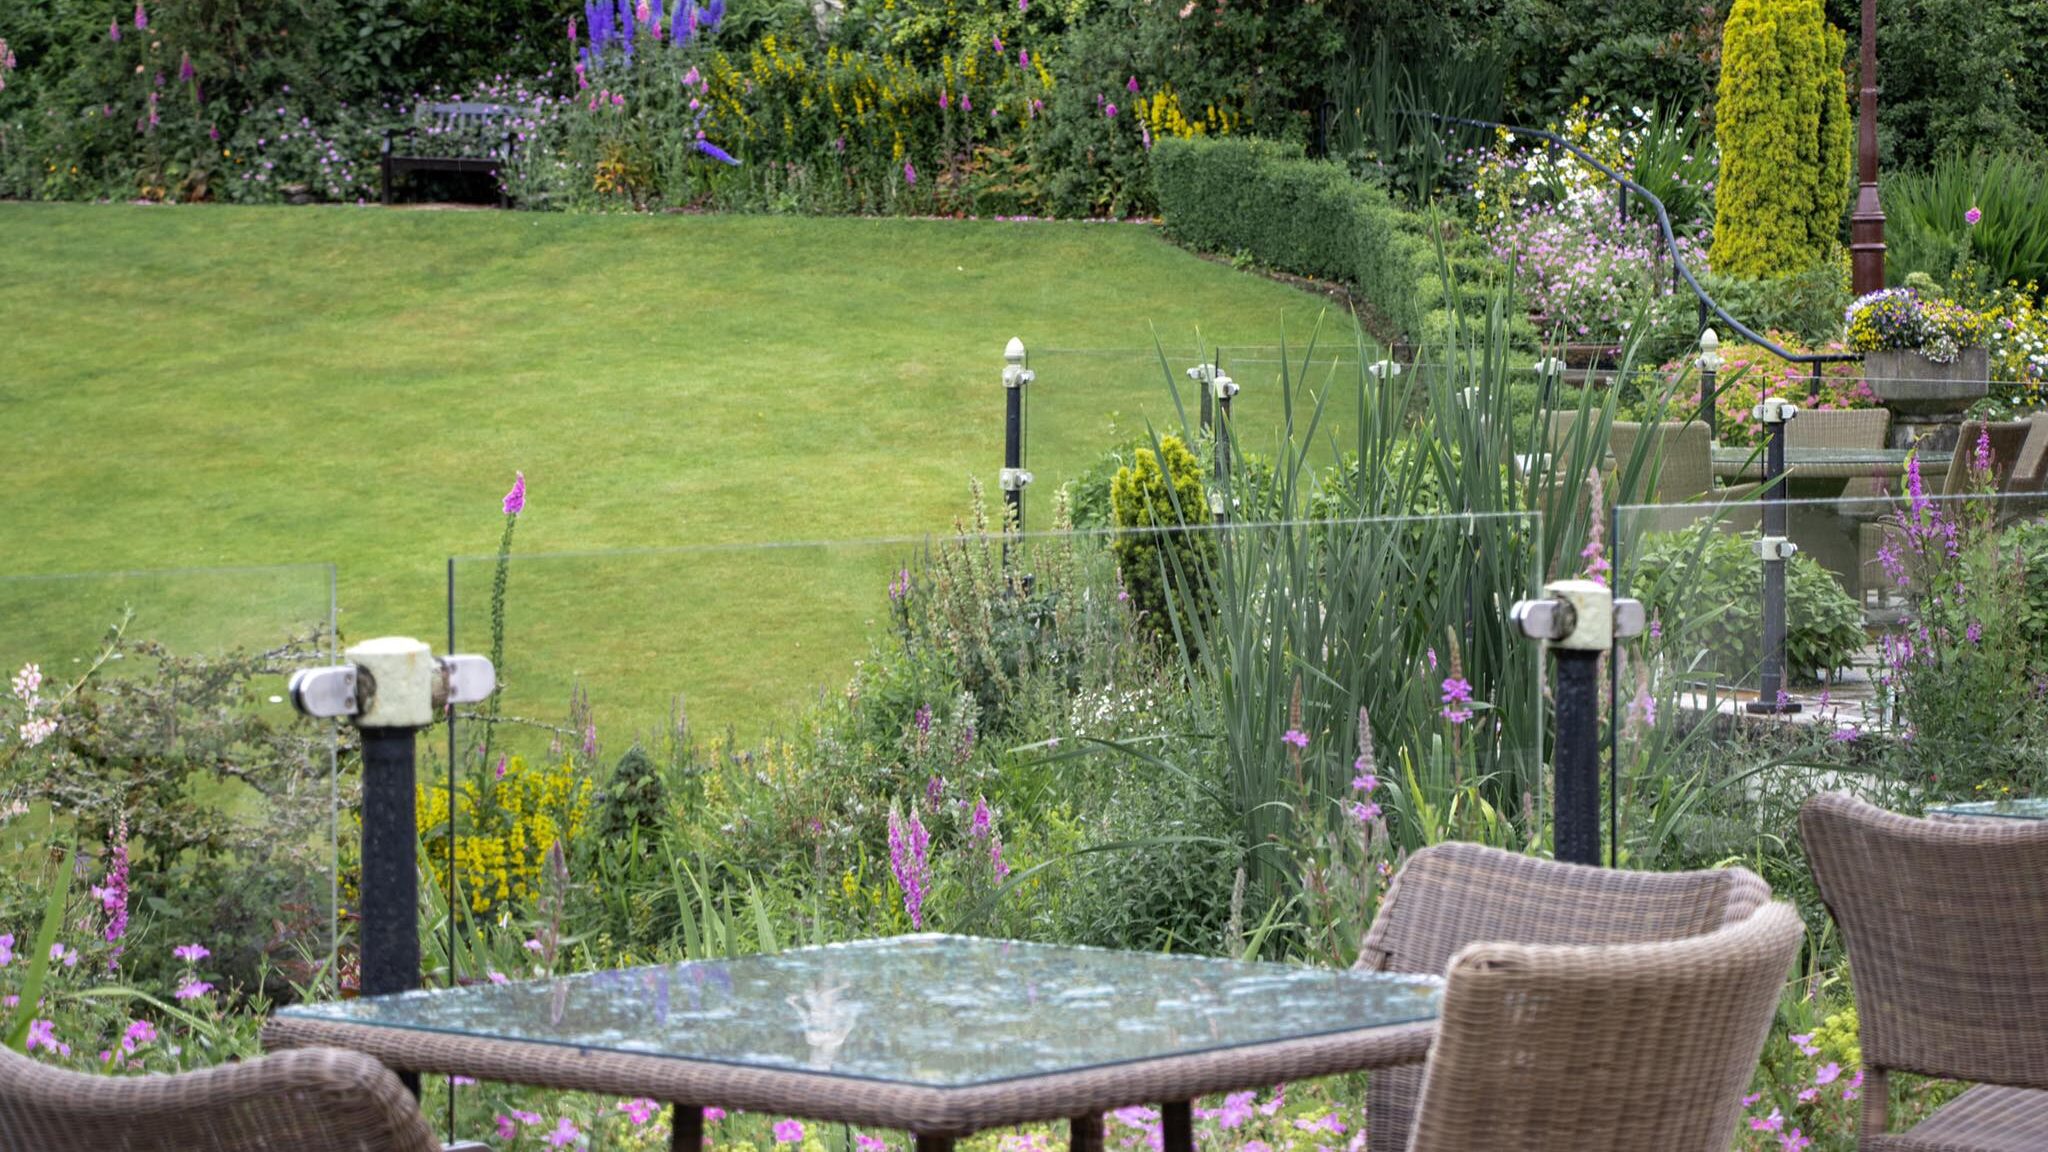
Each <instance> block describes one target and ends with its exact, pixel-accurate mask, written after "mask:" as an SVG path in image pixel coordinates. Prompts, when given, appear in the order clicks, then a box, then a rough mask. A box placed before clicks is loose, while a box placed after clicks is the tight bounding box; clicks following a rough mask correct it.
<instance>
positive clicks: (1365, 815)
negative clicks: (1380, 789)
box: [1350, 800, 1380, 824]
mask: <svg viewBox="0 0 2048 1152" xmlns="http://www.w3.org/2000/svg"><path fill="white" fill-rule="evenodd" d="M1350 811H1351V818H1352V819H1353V820H1356V821H1358V822H1359V823H1360V824H1370V823H1372V822H1373V821H1375V820H1377V819H1379V818H1380V806H1379V805H1378V804H1376V803H1373V802H1372V801H1370V800H1353V801H1352V802H1351V809H1350Z"/></svg>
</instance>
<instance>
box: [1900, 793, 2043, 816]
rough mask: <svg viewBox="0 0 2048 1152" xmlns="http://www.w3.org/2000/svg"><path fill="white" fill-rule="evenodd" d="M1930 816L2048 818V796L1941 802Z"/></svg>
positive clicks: (1930, 811)
mask: <svg viewBox="0 0 2048 1152" xmlns="http://www.w3.org/2000/svg"><path fill="white" fill-rule="evenodd" d="M1927 813H1928V815H1930V816H1961V817H1968V818H1971V819H1979V818H1981V819H1988V820H2048V797H2044V796H2033V797H2019V798H2016V799H2012V800H1978V801H1975V802H1972V803H1969V804H1941V805H1937V806H1935V807H1933V808H1929V809H1928V810H1927Z"/></svg>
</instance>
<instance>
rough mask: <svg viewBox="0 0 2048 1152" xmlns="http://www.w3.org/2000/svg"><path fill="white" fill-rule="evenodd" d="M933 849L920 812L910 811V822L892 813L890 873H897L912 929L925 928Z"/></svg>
mask: <svg viewBox="0 0 2048 1152" xmlns="http://www.w3.org/2000/svg"><path fill="white" fill-rule="evenodd" d="M930 846H931V837H930V836H929V835H928V834H927V833H926V832H925V827H924V822H923V821H921V820H919V819H918V818H917V809H915V808H912V809H911V810H910V818H909V819H907V820H906V819H904V818H903V817H901V816H899V815H897V813H896V811H895V809H893V808H892V809H890V811H889V870H890V871H891V872H893V873H895V876H896V888H897V890H898V891H900V892H901V893H902V894H903V910H904V912H906V913H908V914H909V915H910V926H911V927H912V928H920V929H921V928H923V927H924V894H925V885H926V882H927V881H928V880H929V879H930V861H929V859H928V858H927V856H926V852H927V850H928V849H929V848H930Z"/></svg>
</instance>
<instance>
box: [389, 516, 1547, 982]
mask: <svg viewBox="0 0 2048 1152" xmlns="http://www.w3.org/2000/svg"><path fill="white" fill-rule="evenodd" d="M1195 498H1197V499H1199V498H1200V497H1195ZM992 515H993V513H991V512H988V511H983V512H981V513H979V514H970V515H968V516H966V517H963V521H962V523H961V524H960V525H959V526H958V527H957V528H956V529H955V530H953V531H951V532H945V533H937V534H934V535H932V536H930V537H924V538H914V539H913V538H905V539H897V540H882V541H853V542H829V543H828V542H819V543H798V544H781V545H770V546H763V547H756V548H715V547H714V548H677V549H664V550H650V551H641V552H615V553H585V554H561V555H534V556H521V555H514V556H511V557H509V558H507V559H506V560H504V561H503V562H502V563H501V562H500V561H499V560H498V559H497V558H492V557H484V558H476V559H467V560H459V561H456V562H455V598H454V609H455V613H456V615H455V620H454V633H455V637H456V646H457V647H458V648H461V649H464V650H468V651H490V650H492V649H493V648H494V647H499V646H500V645H501V650H500V668H501V671H502V685H503V688H502V691H501V694H500V695H499V696H498V697H497V698H496V699H495V700H492V701H488V702H486V703H485V704H483V705H481V706H479V707H476V708H473V709H465V710H463V711H462V712H460V713H459V715H458V723H457V725H456V733H455V736H456V738H455V747H454V750H453V752H454V754H453V758H452V760H451V759H450V758H449V756H448V754H447V751H446V750H445V749H443V748H441V747H439V746H436V747H435V748H434V749H433V752H432V757H431V758H432V759H433V761H434V763H433V766H432V767H430V768H424V769H423V778H424V780H425V781H426V782H427V783H426V790H427V793H428V795H427V797H426V798H425V799H424V800H423V802H422V804H423V807H422V820H423V825H422V827H423V832H424V833H425V834H426V836H427V839H428V841H429V847H428V850H427V854H428V857H429V859H430V861H434V862H435V866H436V868H437V874H436V882H437V884H438V885H442V886H446V885H448V884H449V883H451V881H452V882H453V883H454V884H455V887H456V891H455V893H454V896H453V899H454V901H455V903H456V905H457V907H458V910H459V914H460V916H461V917H469V918H473V920H474V922H475V923H476V924H477V925H478V926H482V927H488V926H489V925H491V924H494V923H497V924H507V923H509V924H515V925H529V924H531V923H533V920H534V917H535V909H536V907H537V906H539V905H540V904H542V903H544V902H546V901H548V900H550V899H552V897H550V896H549V892H550V891H551V887H550V886H551V885H552V884H553V883H554V881H553V880H551V879H550V877H549V871H548V869H549V865H548V862H547V861H546V859H545V856H546V853H547V850H548V848H549V847H550V843H551V841H552V840H553V839H554V838H558V837H559V838H561V839H563V840H565V841H567V840H573V839H576V838H577V837H581V838H583V840H584V842H585V843H586V844H587V843H588V842H589V838H590V835H591V832H592V831H593V830H596V829H603V830H604V831H603V832H602V833H601V834H599V837H598V839H599V840H600V841H601V842H603V843H606V844H621V845H625V844H628V842H630V841H632V840H633V838H634V837H640V841H639V846H638V847H628V848H625V849H622V850H623V851H628V852H640V851H644V850H648V849H650V848H651V847H653V845H651V844H650V843H649V841H652V840H658V841H659V845H660V850H661V851H670V850H674V849H678V848H683V849H685V851H686V855H684V856H682V857H680V858H677V859H673V860H669V861H667V862H666V864H665V866H664V867H663V868H662V869H661V870H660V873H659V884H658V886H654V885H651V884H650V883H649V882H648V880H647V878H646V875H647V874H646V870H644V869H639V868H629V867H626V864H627V861H626V860H625V859H624V858H623V857H621V858H616V859H607V858H605V855H604V852H600V851H586V852H582V853H580V854H579V853H575V852H571V853H569V854H568V855H569V856H570V857H571V860H572V862H574V863H575V864H576V866H577V867H579V868H583V869H587V870H595V872H596V875H593V874H592V873H591V872H589V871H586V872H584V873H582V874H579V875H577V876H575V877H574V878H573V881H572V882H573V884H574V886H575V887H576V888H577V889H578V890H579V891H581V892H584V893H590V894H595V895H598V896H601V897H602V899H601V900H599V901H598V904H599V905H601V907H599V908H596V909H593V908H592V906H591V905H590V904H589V903H584V904H582V905H581V907H582V908H583V910H584V912H586V913H588V914H589V915H591V916H593V917H595V919H594V920H590V921H570V922H565V923H562V924H561V925H560V926H559V931H560V933H561V934H562V935H563V936H576V937H580V938H583V939H589V938H592V937H594V936H595V935H597V934H598V933H599V932H601V931H603V932H609V933H610V934H611V936H610V939H611V942H612V943H613V944H614V945H620V944H622V943H625V942H628V941H641V942H642V943H641V944H640V945H639V946H641V947H646V948H650V949H651V948H655V947H658V946H660V945H661V944H662V943H663V942H664V941H672V940H678V939H680V940H683V941H684V942H685V949H686V951H688V952H689V953H690V954H691V955H693V956H697V955H706V954H721V953H723V952H735V951H751V950H758V949H764V948H771V947H773V946H777V945H783V944H788V943H793V942H802V941H822V940H832V939H842V938H847V937H850V936H855V935H876V934H888V933H892V932H900V931H904V930H907V929H912V928H918V927H931V926H938V927H943V928H946V929H949V930H963V931H972V932H975V933H977V934H1002V935H1010V936H1021V937H1040V938H1048V939H1060V940H1064V941H1080V942H1085V943H1095V944H1104V945H1115V946H1122V947H1136V948H1147V949H1151V948H1160V947H1172V948H1173V949H1174V950H1194V951H1211V952H1225V953H1233V954H1235V953H1243V952H1246V951H1250V952H1255V953H1256V952H1259V951H1261V950H1262V949H1263V950H1266V951H1269V952H1270V953H1272V954H1276V955H1278V954H1288V953H1293V954H1309V955H1318V956H1324V957H1326V958H1327V959H1329V960H1330V961H1331V962H1338V963H1343V962H1348V961H1349V960H1350V958H1351V956H1352V953H1353V952H1354V950H1355V948H1356V946H1357V941H1358V939H1359V937H1360V936H1361V935H1362V933H1363V931H1364V929H1365V927H1366V926H1367V924H1368V923H1369V920H1370V914H1371V911H1372V909H1373V908H1374V907H1376V901H1377V895H1378V893H1379V891H1381V890H1382V888H1383V887H1384V883H1385V880H1386V877H1387V875H1389V874H1390V873H1391V870H1392V867H1393V865H1394V861H1395V860H1396V858H1397V857H1398V854H1399V853H1400V852H1401V851H1403V850H1411V851H1412V850H1413V849H1415V848H1418V847H1420V846H1422V845H1423V844H1426V843H1430V842H1433V841H1434V840H1437V839H1443V838H1446V837H1458V838H1466V839H1481V840H1486V841H1489V842H1492V843H1497V844H1501V845H1504V846H1511V847H1517V848H1523V847H1528V846H1531V845H1537V844H1540V843H1542V842H1543V841H1544V839H1545V837H1547V835H1548V815H1547V811H1548V810H1547V787H1546V784H1545V780H1544V771H1543V762H1542V756H1541V747H1542V740H1543V736H1542V733H1543V728H1544V723H1543V709H1542V706H1541V684H1540V678H1541V662H1540V661H1541V653H1540V649H1539V647H1538V646H1537V645H1535V644H1533V643H1531V642H1529V641H1527V640H1525V639H1523V638H1521V637H1520V636H1519V634H1517V633H1515V632H1514V630H1513V629H1512V627H1511V626H1510V625H1509V623H1508V607H1509V605H1510V604H1511V603H1512V602H1513V601H1514V600H1515V599H1517V598H1519V597H1521V596H1524V595H1527V594H1528V593H1530V592H1532V591H1534V590H1535V589H1536V588H1537V587H1539V586H1540V584H1541V575H1542V567H1543V565H1542V564H1541V562H1540V556H1539V554H1540V550H1541V548H1542V540H1541V530H1540V522H1539V520H1538V518H1537V517H1535V516H1533V515H1522V514H1505V515H1498V516H1455V517H1412V518H1391V519H1371V520H1312V521H1271V522H1264V523H1233V524H1227V525H1214V524H1206V523H1204V524H1198V525H1196V526H1191V527H1186V528H1175V529H1154V530H1149V531H1143V532H1128V533H1118V532H1115V531H1113V530H1111V531H1095V532H1080V531H1075V532H1057V533H1030V534H1011V535H1007V536H1006V535H1004V534H1001V533H997V532H993V531H991V530H990V528H989V521H990V518H991V516H992ZM1201 518H1202V519H1204V520H1206V519H1208V518H1207V517H1201ZM499 590H502V591H501V592H500V591H499ZM500 636H502V641H500V640H498V639H497V637H500ZM1361 721H1363V722H1364V724H1363V727H1362V726H1361ZM451 764H452V766H453V771H452V774H451V772H450V765H451ZM649 781H652V783H649ZM451 797H452V803H451V799H450V798H451ZM630 797H639V798H638V799H630V801H629V799H628V798H630ZM451 808H452V809H453V818H452V819H450V817H449V810H450V809H451ZM543 817H544V818H543ZM912 822H915V823H917V824H918V825H919V826H920V827H922V828H924V829H925V830H926V834H928V836H929V841H930V844H931V849H930V851H931V853H932V859H933V860H934V861H938V860H940V859H944V860H945V861H946V863H945V864H943V865H941V864H939V863H933V864H932V865H931V867H932V868H933V869H934V873H933V874H934V875H935V876H939V875H943V877H944V879H943V882H942V881H940V880H934V881H933V882H932V886H931V887H930V889H929V890H928V891H925V892H924V893H923V894H922V895H920V896H918V897H917V898H916V899H912V898H910V895H911V893H910V890H911V889H912V888H916V887H918V884H919V883H921V882H914V881H911V880H907V879H906V875H909V874H914V873H915V871H916V870H915V869H914V868H912V869H909V870H908V872H906V866H905V865H904V864H903V862H902V860H901V859H900V858H899V857H900V855H901V852H900V849H898V850H896V851H892V846H893V845H894V844H895V841H893V840H892V838H891V837H892V831H894V832H903V831H904V830H907V829H908V827H909V825H910V824H911V823H912ZM991 822H992V825H993V836H992V835H991V831H990V829H991ZM657 825H658V827H657ZM678 829H680V830H683V831H681V832H678ZM451 834H452V836H453V841H452V842H451V841H449V839H448V837H449V836H450V835H451ZM996 839H1000V840H1001V847H1000V848H999V847H998V846H997V844H996V843H995V842H994V841H995V840H996ZM515 841H516V843H515ZM449 860H454V861H456V862H457V863H456V866H455V867H454V868H453V869H449V868H447V866H446V863H445V862H446V861H449ZM615 868H616V869H619V870H618V871H616V873H614V872H612V871H607V869H615ZM1141 872H1142V873H1144V874H1143V875H1142V876H1140V875H1137V873H1141ZM629 873H630V874H631V875H632V876H634V877H637V880H635V881H634V882H633V883H627V882H626V881H625V880H624V879H619V880H618V881H617V882H614V881H612V880H607V879H604V878H603V877H606V876H612V875H615V874H616V875H617V876H619V877H621V878H623V877H625V876H627V875H628V874H629ZM784 883H786V884H787V885H788V887H789V889H790V890H792V891H797V892H800V893H801V894H802V895H801V897H800V898H801V899H802V900H804V901H810V902H812V904H813V905H814V906H812V907H811V909H810V910H809V911H807V912H805V913H804V914H803V917H802V922H801V923H800V924H796V925H793V926H792V925H786V924H776V925H772V926H771V928H772V930H768V931H764V930H763V929H762V927H761V924H760V922H759V920H758V918H757V917H756V915H755V913H754V911H753V908H754V907H755V906H756V905H757V904H760V902H762V901H767V900H769V899H770V898H769V897H767V896H757V895H756V894H755V893H754V891H753V890H752V889H758V888H762V887H765V886H769V885H781V884H784ZM636 884H637V885H639V887H637V888H636V887H635V885H636ZM926 897H929V899H926ZM728 917H730V919H728ZM600 923H601V924H602V925H603V927H602V928H600V927H599V924H600ZM1262 924H1264V925H1266V927H1264V928H1262V927H1261V925H1262ZM1276 933H1277V934H1281V935H1276ZM458 935H460V933H458ZM537 939H538V940H539V943H541V944H542V945H543V946H544V945H545V943H546V941H545V939H539V938H537ZM1283 940H1284V941H1285V947H1282V943H1283ZM457 947H458V950H460V951H463V952H465V953H467V952H468V951H469V947H468V946H467V945H461V944H458V945H457ZM642 954H643V955H644V954H646V953H642ZM492 962H494V961H493V959H492V957H491V956H489V955H485V954H482V953H479V954H477V955H474V956H469V955H465V957H464V959H463V960H461V961H460V962H459V963H458V975H460V976H465V977H475V976H481V975H483V971H482V969H483V968H484V967H485V966H487V965H488V964H490V963H492ZM495 962H498V963H502V962H503V961H502V960H498V961H495ZM506 970H507V971H509V969H506Z"/></svg>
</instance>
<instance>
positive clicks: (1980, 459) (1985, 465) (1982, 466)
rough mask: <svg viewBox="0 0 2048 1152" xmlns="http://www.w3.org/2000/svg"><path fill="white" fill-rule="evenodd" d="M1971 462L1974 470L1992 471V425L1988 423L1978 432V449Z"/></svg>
mask: <svg viewBox="0 0 2048 1152" xmlns="http://www.w3.org/2000/svg"><path fill="white" fill-rule="evenodd" d="M1970 464H1971V467H1972V469H1973V470H1974V471H1977V472H1989V471H1991V426H1990V425H1988V424H1987V425H1985V426H1984V430H1983V431H1982V432H1979V433H1977V451H1976V452H1975V453H1973V454H1972V455H1971V456H1970Z"/></svg>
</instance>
